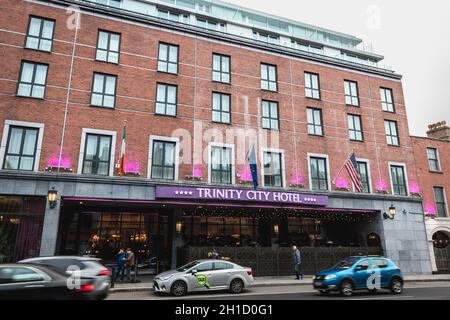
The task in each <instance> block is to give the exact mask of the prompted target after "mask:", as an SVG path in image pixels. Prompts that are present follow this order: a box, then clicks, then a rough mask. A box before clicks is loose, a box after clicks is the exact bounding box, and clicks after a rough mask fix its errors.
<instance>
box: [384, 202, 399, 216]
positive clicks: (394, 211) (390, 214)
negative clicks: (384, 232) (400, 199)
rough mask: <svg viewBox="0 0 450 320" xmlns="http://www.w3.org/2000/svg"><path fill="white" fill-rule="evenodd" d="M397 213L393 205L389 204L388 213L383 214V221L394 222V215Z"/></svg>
mask: <svg viewBox="0 0 450 320" xmlns="http://www.w3.org/2000/svg"><path fill="white" fill-rule="evenodd" d="M396 213H397V209H396V208H395V207H394V204H391V206H390V207H389V213H386V212H385V213H383V218H384V219H386V220H387V219H390V220H394V218H395V214H396Z"/></svg>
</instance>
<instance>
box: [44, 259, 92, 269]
mask: <svg viewBox="0 0 450 320" xmlns="http://www.w3.org/2000/svg"><path fill="white" fill-rule="evenodd" d="M40 263H41V264H45V265H48V266H52V267H55V268H57V269H59V270H61V271H64V272H66V271H67V270H68V269H69V267H70V266H76V267H78V268H80V270H83V269H85V268H86V266H85V265H84V264H83V263H81V261H78V260H75V259H45V260H41V262H40Z"/></svg>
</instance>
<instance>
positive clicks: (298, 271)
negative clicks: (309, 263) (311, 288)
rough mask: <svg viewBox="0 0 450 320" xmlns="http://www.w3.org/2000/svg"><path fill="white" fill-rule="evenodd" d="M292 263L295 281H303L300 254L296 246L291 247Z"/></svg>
mask: <svg viewBox="0 0 450 320" xmlns="http://www.w3.org/2000/svg"><path fill="white" fill-rule="evenodd" d="M292 263H293V264H294V271H295V276H296V278H295V279H296V280H299V279H300V277H301V279H303V272H302V256H301V254H300V250H299V249H298V248H297V246H296V245H295V244H294V245H292Z"/></svg>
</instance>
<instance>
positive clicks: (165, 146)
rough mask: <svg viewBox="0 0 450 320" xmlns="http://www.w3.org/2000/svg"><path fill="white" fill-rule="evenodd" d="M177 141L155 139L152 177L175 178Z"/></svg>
mask: <svg viewBox="0 0 450 320" xmlns="http://www.w3.org/2000/svg"><path fill="white" fill-rule="evenodd" d="M175 147H176V143H175V142H168V141H158V140H154V141H153V157H152V179H165V180H175V149H176V148H175Z"/></svg>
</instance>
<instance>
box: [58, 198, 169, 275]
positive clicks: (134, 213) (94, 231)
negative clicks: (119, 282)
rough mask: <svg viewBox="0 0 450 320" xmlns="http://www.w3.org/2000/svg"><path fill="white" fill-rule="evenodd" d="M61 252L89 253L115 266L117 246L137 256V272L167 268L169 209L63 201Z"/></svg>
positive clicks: (70, 253)
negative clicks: (129, 250)
mask: <svg viewBox="0 0 450 320" xmlns="http://www.w3.org/2000/svg"><path fill="white" fill-rule="evenodd" d="M61 212H62V213H61V224H60V230H61V231H60V250H59V254H62V255H77V256H80V255H89V256H94V257H98V258H101V259H102V261H103V263H104V264H105V265H110V266H111V267H114V265H115V264H116V263H117V253H118V251H119V249H120V248H123V249H127V248H131V250H132V251H133V252H134V253H135V258H136V269H135V272H136V275H137V276H146V275H154V274H156V273H158V272H161V271H164V270H168V269H170V264H171V251H172V247H171V246H172V232H171V227H170V226H171V223H173V222H172V218H171V213H172V212H171V211H169V210H165V209H164V208H152V207H151V206H148V205H147V206H146V207H144V206H141V205H139V204H131V203H130V204H128V203H127V204H124V203H108V202H96V201H89V202H83V201H64V202H63V206H62V210H61Z"/></svg>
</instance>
